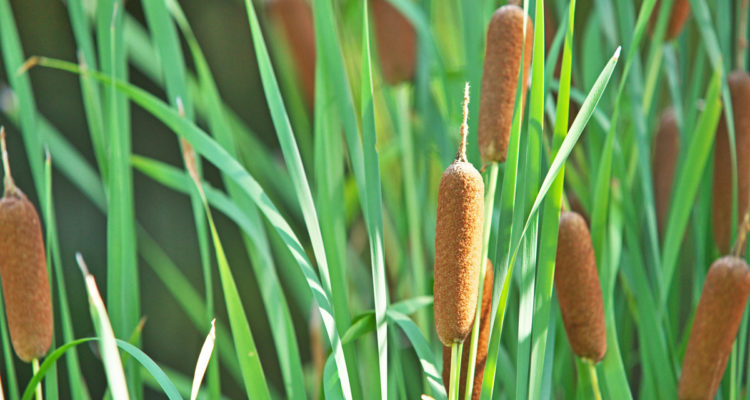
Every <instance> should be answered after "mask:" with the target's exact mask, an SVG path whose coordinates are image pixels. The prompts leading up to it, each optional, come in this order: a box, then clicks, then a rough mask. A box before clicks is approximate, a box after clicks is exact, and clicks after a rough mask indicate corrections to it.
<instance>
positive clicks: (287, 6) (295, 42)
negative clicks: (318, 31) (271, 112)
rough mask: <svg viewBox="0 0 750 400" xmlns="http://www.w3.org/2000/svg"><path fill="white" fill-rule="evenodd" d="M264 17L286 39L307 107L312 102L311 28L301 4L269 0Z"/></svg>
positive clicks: (304, 3)
mask: <svg viewBox="0 0 750 400" xmlns="http://www.w3.org/2000/svg"><path fill="white" fill-rule="evenodd" d="M267 6H268V14H269V16H270V17H271V18H272V20H273V21H274V23H275V24H276V25H278V26H279V28H280V30H281V31H282V32H283V34H284V36H285V37H286V41H287V43H288V46H289V51H290V53H291V56H292V57H293V59H294V64H295V69H296V71H297V75H298V77H299V80H300V84H301V86H302V90H303V91H304V93H305V99H306V100H307V102H308V104H309V105H312V104H313V103H314V100H315V56H316V53H315V25H314V24H313V14H312V10H311V9H310V4H308V2H307V1H305V0H271V1H269V2H268V4H267Z"/></svg>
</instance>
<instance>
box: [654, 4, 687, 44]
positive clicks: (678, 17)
mask: <svg viewBox="0 0 750 400" xmlns="http://www.w3.org/2000/svg"><path fill="white" fill-rule="evenodd" d="M660 11H661V0H656V5H655V6H654V11H653V12H652V13H651V20H650V21H649V24H650V30H651V31H652V32H653V30H654V28H655V25H656V21H657V20H658V18H659V12H660ZM689 15H690V1H689V0H674V1H672V14H671V15H670V16H669V25H667V32H666V33H665V34H664V40H672V39H674V38H676V37H677V36H679V35H680V32H682V26H683V25H685V21H687V18H688V16H689Z"/></svg>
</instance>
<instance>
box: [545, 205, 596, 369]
mask: <svg viewBox="0 0 750 400" xmlns="http://www.w3.org/2000/svg"><path fill="white" fill-rule="evenodd" d="M555 287H556V288H557V299H558V300H559V302H560V311H561V313H562V318H563V324H564V325H565V332H566V333H567V335H568V342H570V347H572V348H573V352H574V353H575V354H576V355H577V356H578V357H581V358H582V359H584V360H589V361H591V362H593V363H597V362H599V361H601V359H602V358H604V353H606V351H607V332H606V331H607V330H606V325H605V322H604V305H603V302H602V289H601V286H600V284H599V273H598V272H597V269H596V257H595V255H594V248H593V246H592V244H591V234H590V233H589V229H588V227H587V226H586V221H585V220H584V219H583V217H582V216H580V215H579V214H578V213H575V212H571V211H563V212H562V213H561V214H560V228H559V233H558V239H557V255H556V260H555Z"/></svg>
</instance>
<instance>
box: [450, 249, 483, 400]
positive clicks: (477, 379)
mask: <svg viewBox="0 0 750 400" xmlns="http://www.w3.org/2000/svg"><path fill="white" fill-rule="evenodd" d="M493 278H494V273H493V270H492V262H490V260H489V259H487V266H486V272H485V273H484V288H483V289H482V315H481V316H480V317H479V318H480V319H479V339H478V340H479V341H478V343H477V360H476V368H475V369H474V386H472V388H473V389H472V392H471V400H477V399H479V396H480V394H481V393H482V378H483V377H484V364H485V362H486V361H487V348H488V346H489V340H490V311H491V309H492V280H493ZM461 354H462V356H461V383H460V384H459V389H458V390H459V393H464V392H465V391H466V390H465V388H466V371H467V370H468V364H469V352H468V351H466V349H465V350H464V351H463V352H462V353H461ZM450 363H451V348H450V347H446V346H443V383H444V384H445V390H449V387H448V385H450Z"/></svg>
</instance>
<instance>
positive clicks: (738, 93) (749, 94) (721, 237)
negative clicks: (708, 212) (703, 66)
mask: <svg viewBox="0 0 750 400" xmlns="http://www.w3.org/2000/svg"><path fill="white" fill-rule="evenodd" d="M728 83H729V92H730V94H731V97H732V113H733V114H734V135H735V141H736V142H735V143H736V145H737V153H736V154H737V221H738V225H739V223H740V222H741V221H742V218H743V216H744V214H745V211H746V210H747V206H748V191H749V190H750V157H747V154H748V153H750V113H748V112H747V110H748V108H749V107H750V75H748V74H747V73H746V72H744V71H735V72H732V73H731V74H730V75H729V78H728ZM713 227H714V238H715V240H716V245H717V246H718V247H719V251H720V252H721V253H723V254H726V253H728V252H729V250H730V246H731V243H730V242H731V237H732V163H731V153H730V149H729V131H728V129H727V122H726V119H725V118H724V116H722V117H721V118H720V119H719V125H718V127H717V128H716V149H715V155H714V183H713Z"/></svg>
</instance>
